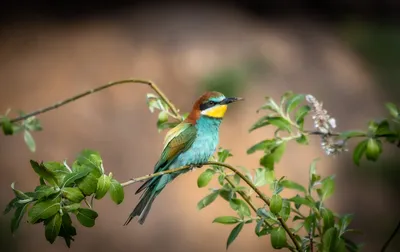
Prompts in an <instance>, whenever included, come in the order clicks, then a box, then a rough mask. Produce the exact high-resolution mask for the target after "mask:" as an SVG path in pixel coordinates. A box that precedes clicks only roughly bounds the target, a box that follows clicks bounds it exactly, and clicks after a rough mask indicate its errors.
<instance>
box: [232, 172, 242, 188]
mask: <svg viewBox="0 0 400 252" xmlns="http://www.w3.org/2000/svg"><path fill="white" fill-rule="evenodd" d="M233 183H234V184H235V185H236V186H237V185H239V184H240V176H239V175H238V174H237V173H235V175H233Z"/></svg>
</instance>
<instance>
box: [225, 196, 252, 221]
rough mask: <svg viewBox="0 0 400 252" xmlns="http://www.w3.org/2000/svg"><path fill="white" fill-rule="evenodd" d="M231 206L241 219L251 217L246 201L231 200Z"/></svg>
mask: <svg viewBox="0 0 400 252" xmlns="http://www.w3.org/2000/svg"><path fill="white" fill-rule="evenodd" d="M229 204H230V206H231V208H232V209H233V210H235V211H236V212H237V213H238V215H239V216H240V217H241V218H244V217H245V216H251V212H250V208H249V206H248V205H247V203H246V202H245V201H243V200H241V199H231V201H230V202H229Z"/></svg>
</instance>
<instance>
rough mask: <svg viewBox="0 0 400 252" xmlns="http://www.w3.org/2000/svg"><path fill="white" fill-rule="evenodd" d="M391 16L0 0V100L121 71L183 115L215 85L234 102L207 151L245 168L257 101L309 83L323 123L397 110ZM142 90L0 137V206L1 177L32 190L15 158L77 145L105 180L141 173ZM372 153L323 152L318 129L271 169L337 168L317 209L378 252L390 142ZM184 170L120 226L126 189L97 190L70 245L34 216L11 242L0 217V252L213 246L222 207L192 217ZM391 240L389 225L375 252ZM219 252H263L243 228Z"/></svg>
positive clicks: (49, 97) (51, 97)
mask: <svg viewBox="0 0 400 252" xmlns="http://www.w3.org/2000/svg"><path fill="white" fill-rule="evenodd" d="M398 13H400V2H399V1H395V0H392V1H390V0H380V1H375V0H364V1H348V0H337V1H309V0H308V1H300V0H298V1H297V0H293V1H278V0H264V1H255V0H247V1H244V0H243V1H241V0H236V1H220V2H205V1H192V2H190V1H165V2H156V1H143V2H139V1H128V0H115V1H108V2H101V1H85V2H84V3H82V2H80V1H73V0H71V1H44V0H43V1H22V0H20V1H7V0H6V1H1V3H0V21H1V24H0V79H1V82H0V110H1V111H2V112H1V113H4V112H5V111H6V110H7V108H12V109H14V112H17V111H18V109H21V110H24V111H26V112H28V111H32V110H35V109H38V108H41V107H44V106H47V105H50V104H52V103H54V102H56V101H59V100H62V99H65V98H67V97H70V96H72V95H74V94H77V93H79V92H82V91H85V90H87V89H90V88H94V87H97V86H99V85H102V84H104V83H107V82H109V81H115V80H120V79H126V78H130V77H134V78H141V79H150V80H153V81H155V82H156V83H157V84H158V85H159V87H160V88H161V89H162V90H163V91H164V92H165V93H166V94H167V96H168V97H169V98H170V99H171V100H172V101H173V102H174V103H175V105H176V106H177V107H178V108H180V109H181V111H184V112H186V111H189V110H190V109H191V106H192V103H193V101H194V100H195V99H197V98H198V96H200V95H201V94H202V92H203V91H205V90H218V91H221V92H224V93H225V94H226V95H238V96H242V97H244V98H245V99H246V101H245V102H243V103H240V104H239V103H238V104H235V105H233V106H231V107H230V109H229V111H228V113H227V115H226V118H225V120H224V123H223V124H222V126H221V134H220V145H221V146H223V147H225V148H229V149H231V151H232V152H233V154H234V157H233V158H232V159H231V160H230V161H229V163H231V164H233V165H243V166H246V167H248V168H257V167H258V159H259V157H260V154H253V155H246V150H247V148H248V147H250V146H251V145H253V144H254V143H256V142H258V141H260V140H262V139H265V138H268V137H271V136H272V134H273V131H271V130H270V129H265V130H259V131H258V132H253V133H251V134H248V129H249V127H250V126H251V125H252V123H254V122H255V121H256V120H257V119H258V118H259V117H260V116H261V115H260V114H257V113H256V110H257V108H258V107H259V106H260V105H262V104H263V102H264V97H265V96H272V97H274V98H275V99H279V97H280V95H282V94H283V93H284V92H285V91H287V90H292V91H294V92H301V93H311V94H313V95H314V96H316V97H317V98H318V99H319V100H322V101H323V102H324V106H325V108H326V109H327V110H328V111H329V113H330V114H331V115H333V116H334V117H335V118H336V120H337V124H338V129H339V130H349V129H365V128H366V123H367V121H368V120H369V119H372V118H379V117H380V116H384V115H387V112H386V109H385V108H384V102H387V101H392V102H394V103H397V105H399V103H398V101H399V100H398V97H399V94H400V71H399V70H400V26H399V14H398ZM148 92H151V90H149V89H148V87H146V86H144V85H135V84H132V85H130V84H128V85H122V86H118V87H114V88H111V89H107V90H105V91H102V92H100V93H97V94H94V95H91V96H89V97H87V98H85V99H82V100H79V101H77V102H75V103H72V104H70V105H67V106H65V107H62V108H60V109H58V110H57V111H52V112H49V113H46V114H43V115H40V117H39V119H40V120H41V122H42V125H43V127H44V131H42V132H36V133H34V137H35V139H36V143H37V151H36V152H35V153H31V152H30V151H29V150H28V148H27V147H26V146H25V143H24V141H23V136H22V135H18V136H14V137H5V136H3V135H2V134H1V135H0V160H1V168H0V173H1V176H0V206H1V208H3V207H5V205H6V204H7V203H8V201H9V200H10V199H11V197H12V196H13V195H12V192H11V190H10V187H9V185H10V184H11V182H13V181H16V182H17V187H18V188H20V189H22V190H31V189H32V188H34V187H35V186H36V184H37V181H36V180H37V179H36V175H35V174H34V173H33V171H32V170H31V168H30V166H29V162H28V160H29V159H34V160H46V161H50V160H64V159H67V160H69V161H71V162H72V161H73V159H74V158H75V156H76V154H77V153H78V152H80V151H81V150H82V149H84V148H92V149H95V150H98V151H99V152H100V153H101V155H102V157H103V160H104V165H105V169H106V170H107V171H112V172H113V174H114V176H115V177H116V178H117V179H118V180H120V181H124V180H126V179H128V178H131V177H137V176H141V175H144V174H148V173H150V172H151V171H152V170H153V165H154V164H155V162H156V161H157V159H158V157H159V153H160V151H161V149H162V141H163V138H164V135H165V132H161V133H158V132H157V129H156V126H155V124H156V119H157V115H156V114H151V113H149V111H148V108H147V106H146V101H145V95H146V93H148ZM349 147H350V150H352V149H353V147H354V145H350V146H349ZM384 148H385V152H384V157H383V158H382V159H381V160H380V161H379V162H376V163H369V162H368V163H367V162H365V161H363V162H362V165H361V167H356V166H355V165H354V164H352V161H351V153H350V152H349V153H345V154H343V155H341V156H338V157H335V158H333V157H327V156H325V155H324V153H323V151H322V150H321V149H320V147H319V141H318V139H315V140H314V141H312V142H311V144H310V146H309V147H304V146H298V145H296V144H291V145H289V146H288V151H287V153H286V154H285V156H284V157H283V159H282V161H281V163H279V165H278V166H277V168H276V169H277V175H278V176H282V175H285V176H287V177H288V178H289V179H292V180H295V181H297V182H299V183H303V184H304V183H306V181H307V172H308V166H309V164H310V162H311V161H312V160H313V159H314V158H316V157H320V158H321V159H320V162H319V163H318V170H319V171H320V172H321V173H323V174H325V175H327V174H336V175H337V176H336V179H337V186H336V193H335V195H334V197H333V198H331V199H330V200H329V202H328V205H330V206H331V207H333V209H334V210H336V211H337V212H339V213H341V214H344V213H354V214H355V217H354V221H353V223H352V227H353V228H356V229H360V230H362V231H363V234H361V235H356V236H354V237H353V238H354V239H355V240H356V241H358V242H364V244H365V246H364V249H363V250H362V251H379V249H380V247H381V246H382V245H383V243H384V242H385V241H386V239H387V238H388V237H389V235H390V234H391V232H392V231H393V229H394V228H395V226H396V224H397V222H398V220H399V218H400V217H399V213H400V200H399V199H400V197H399V189H400V183H399V181H400V172H399V158H398V155H397V157H396V153H398V150H396V148H395V147H392V146H386V145H385V147H384ZM396 151H397V152H396ZM200 172H201V171H200V170H197V171H196V172H192V173H189V174H186V175H185V176H182V177H179V178H178V179H176V180H175V182H174V183H172V184H170V185H169V186H168V187H167V188H166V189H165V191H164V192H163V194H162V195H161V196H160V197H158V198H157V200H156V202H155V204H154V205H153V208H152V211H151V212H150V215H149V217H148V219H147V221H146V223H145V225H144V226H140V225H139V224H137V223H136V222H132V223H131V224H130V225H129V226H127V227H123V226H122V224H123V223H124V221H125V219H126V217H127V216H128V214H129V213H130V211H131V209H132V208H133V207H134V206H135V204H136V203H137V201H138V195H134V192H135V191H136V189H137V187H138V186H139V185H138V184H137V185H133V186H131V187H128V188H126V190H125V195H126V197H125V201H124V203H123V204H121V205H119V206H116V205H115V204H114V203H113V202H112V201H111V200H109V198H108V197H106V198H105V199H104V200H101V201H99V202H95V208H96V210H97V211H98V212H99V218H98V219H97V220H96V226H95V227H94V228H92V229H89V228H84V227H81V226H79V225H78V230H77V231H78V236H76V241H75V242H74V243H73V244H72V247H71V249H68V248H67V247H66V246H65V243H64V241H63V240H60V239H58V240H57V241H56V242H55V244H53V245H50V244H49V243H47V241H45V238H44V230H43V227H42V226H41V225H35V226H31V225H27V224H24V223H22V224H21V228H20V230H18V232H17V234H16V235H15V236H14V237H12V235H11V234H10V231H9V225H10V219H11V214H9V215H6V216H4V215H2V216H1V217H0V249H1V251H4V252H6V251H26V250H32V249H35V250H36V249H37V250H40V251H43V252H45V251H76V252H77V251H92V250H96V251H193V252H195V251H210V252H211V251H225V246H226V238H227V237H228V235H229V233H230V230H231V228H232V227H231V226H223V225H218V224H212V223H211V222H212V220H213V219H214V218H215V217H217V216H220V215H229V214H231V213H232V210H231V209H230V208H229V206H228V205H227V204H226V203H225V202H224V201H223V200H221V199H218V200H217V201H216V202H215V203H214V204H212V205H211V206H209V207H207V208H205V209H203V210H202V211H197V209H196V204H197V202H198V201H199V200H200V199H201V198H202V197H203V196H205V195H206V194H207V189H198V188H197V186H196V179H197V177H198V175H199V174H200ZM265 190H267V188H266V189H265ZM399 248H400V235H397V236H396V238H395V240H394V241H393V243H392V244H391V246H390V248H389V249H388V250H387V251H399ZM229 251H230V252H235V251H254V252H256V251H272V249H271V245H270V241H269V237H262V238H257V237H256V236H255V235H254V227H253V226H248V227H247V226H246V227H245V228H244V231H243V232H242V233H241V234H240V235H239V237H238V238H237V240H236V241H235V242H234V243H233V244H232V246H231V247H230V248H229Z"/></svg>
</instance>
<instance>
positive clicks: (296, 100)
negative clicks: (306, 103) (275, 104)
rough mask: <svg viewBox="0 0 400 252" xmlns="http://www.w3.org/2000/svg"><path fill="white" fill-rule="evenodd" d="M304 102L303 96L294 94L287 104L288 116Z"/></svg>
mask: <svg viewBox="0 0 400 252" xmlns="http://www.w3.org/2000/svg"><path fill="white" fill-rule="evenodd" d="M303 100H304V95H303V94H294V95H293V96H291V97H290V98H289V99H288V101H287V102H286V114H289V113H290V112H292V111H293V109H295V108H296V107H297V106H299V104H300V103H301V102H302V101H303Z"/></svg>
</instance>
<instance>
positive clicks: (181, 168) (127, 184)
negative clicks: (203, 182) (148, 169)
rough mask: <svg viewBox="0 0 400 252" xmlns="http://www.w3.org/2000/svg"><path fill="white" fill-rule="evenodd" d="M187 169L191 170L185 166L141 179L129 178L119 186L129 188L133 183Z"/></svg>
mask: <svg viewBox="0 0 400 252" xmlns="http://www.w3.org/2000/svg"><path fill="white" fill-rule="evenodd" d="M189 168H191V166H190V165H185V166H182V167H178V168H175V169H170V170H167V171H162V172H156V173H151V174H148V175H145V176H142V177H138V178H131V179H129V180H128V181H126V182H124V183H121V185H122V186H123V187H125V186H129V185H132V184H134V183H136V182H140V181H144V180H148V179H151V178H154V177H158V176H161V175H165V174H170V173H174V172H178V171H182V170H186V169H189Z"/></svg>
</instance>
